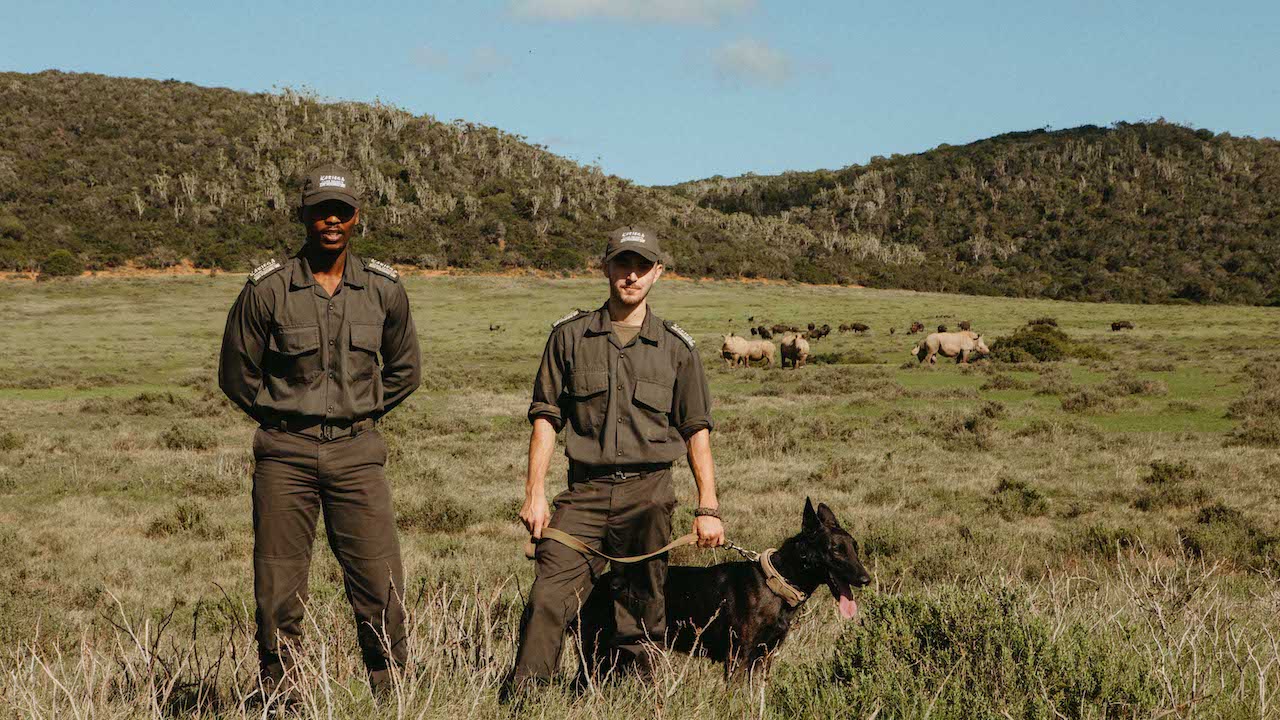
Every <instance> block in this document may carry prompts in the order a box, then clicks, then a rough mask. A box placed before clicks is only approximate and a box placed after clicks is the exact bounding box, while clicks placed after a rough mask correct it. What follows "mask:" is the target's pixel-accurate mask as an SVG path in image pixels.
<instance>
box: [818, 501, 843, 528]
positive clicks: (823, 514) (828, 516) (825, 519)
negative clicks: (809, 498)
mask: <svg viewBox="0 0 1280 720" xmlns="http://www.w3.org/2000/svg"><path fill="white" fill-rule="evenodd" d="M818 519H819V520H821V521H822V524H823V525H826V526H827V527H840V521H839V520H837V519H836V514H835V513H833V512H831V508H829V507H827V504H826V503H818Z"/></svg>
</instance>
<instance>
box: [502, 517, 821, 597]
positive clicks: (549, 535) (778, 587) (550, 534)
mask: <svg viewBox="0 0 1280 720" xmlns="http://www.w3.org/2000/svg"><path fill="white" fill-rule="evenodd" d="M542 539H543V540H555V541H556V542H558V543H560V544H561V545H565V546H567V547H570V548H573V549H574V550H577V551H578V552H580V553H584V554H587V555H595V556H596V557H598V558H602V559H604V560H608V561H609V562H615V563H621V564H623V565H631V564H634V563H638V562H644V561H645V560H649V559H652V558H655V557H657V556H659V555H661V554H663V553H666V552H671V551H672V550H675V549H676V548H678V547H684V546H685V545H693V544H694V543H696V542H698V536H697V535H696V534H695V533H689V534H688V535H684V536H682V537H678V538H676V539H675V540H672V541H671V542H669V543H667V544H666V545H664V546H662V547H660V548H658V549H657V550H654V551H653V552H651V553H649V554H647V555H632V556H630V557H613V556H612V555H605V554H604V553H602V552H600V551H599V550H596V549H595V548H593V547H591V546H590V545H587V544H586V543H584V542H582V541H581V540H579V539H578V538H576V537H574V536H572V535H570V534H569V533H567V532H564V531H563V530H557V529H555V528H553V527H549V528H543V530H542ZM725 545H726V546H727V547H728V548H729V549H731V550H735V551H737V552H738V553H739V554H741V555H742V556H743V557H745V558H747V559H749V560H751V561H753V562H758V563H760V569H761V570H764V576H765V584H766V585H768V586H769V589H770V590H772V591H773V592H774V594H775V595H777V596H778V597H780V598H782V599H783V601H784V602H786V603H787V605H790V606H791V607H796V606H798V605H800V604H801V603H803V602H804V601H805V600H807V599H808V597H809V596H808V595H805V594H804V592H802V591H801V590H799V589H798V588H796V587H795V586H794V585H792V584H791V583H789V582H787V579H786V578H784V577H782V573H780V572H778V570H777V568H775V567H774V566H773V562H771V558H772V557H773V553H774V549H773V548H769V549H768V550H765V551H764V552H758V553H756V552H752V551H750V550H747V549H746V548H742V547H738V546H737V545H735V544H734V543H732V542H728V541H726V542H725ZM537 549H538V546H537V545H536V544H535V543H534V540H533V538H529V542H528V543H526V544H525V546H524V556H525V557H527V558H529V559H530V560H532V559H533V558H534V556H535V554H536V552H537Z"/></svg>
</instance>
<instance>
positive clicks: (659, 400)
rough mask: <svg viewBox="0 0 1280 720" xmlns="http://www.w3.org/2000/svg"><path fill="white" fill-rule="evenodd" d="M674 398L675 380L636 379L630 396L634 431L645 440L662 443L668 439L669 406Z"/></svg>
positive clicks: (669, 434)
mask: <svg viewBox="0 0 1280 720" xmlns="http://www.w3.org/2000/svg"><path fill="white" fill-rule="evenodd" d="M674 397H675V379H674V378H673V379H665V378H637V379H636V389H635V392H634V394H633V395H632V399H633V405H634V412H633V413H632V415H633V416H634V417H635V420H636V430H638V431H639V432H640V434H641V435H643V436H644V438H645V439H646V440H649V441H652V442H664V441H666V440H668V439H670V436H671V433H670V430H671V404H672V400H673V399H674Z"/></svg>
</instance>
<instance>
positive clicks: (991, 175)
mask: <svg viewBox="0 0 1280 720" xmlns="http://www.w3.org/2000/svg"><path fill="white" fill-rule="evenodd" d="M0 128H3V132H0V269H8V270H33V269H39V268H41V267H42V266H43V265H44V264H45V263H46V262H47V260H48V259H49V258H50V256H51V255H52V253H53V252H54V251H57V250H66V251H69V252H71V253H72V254H74V255H75V256H76V258H77V259H78V260H79V261H81V262H83V263H84V264H85V266H86V267H88V268H90V269H93V268H103V267H111V266H115V265H120V264H123V263H125V262H130V261H133V262H141V263H142V264H145V265H148V266H152V267H164V266H168V265H172V264H174V263H177V262H178V261H180V260H181V259H182V258H190V259H191V260H193V261H194V262H195V263H196V264H197V265H198V266H201V267H214V266H216V267H221V268H225V269H241V268H244V267H246V266H248V265H250V264H252V263H255V262H259V261H262V260H265V259H266V258H267V257H270V256H279V255H282V254H285V253H287V252H289V251H290V250H291V249H292V248H294V247H296V246H297V244H298V242H299V237H300V229H299V227H298V226H297V225H296V224H294V223H293V220H292V219H293V206H294V204H295V203H296V202H297V197H298V191H299V184H300V182H301V176H302V173H303V171H304V170H305V169H306V168H307V167H308V166H310V165H312V164H315V163H317V162H319V161H322V160H335V159H336V160H338V161H342V162H345V163H347V164H349V165H350V166H352V169H353V170H355V172H356V173H357V175H358V176H359V177H360V179H361V181H362V185H363V190H364V195H365V201H366V211H365V214H364V220H365V222H364V224H363V233H364V236H363V237H362V238H361V240H360V248H361V251H362V252H363V253H364V254H366V255H368V256H372V257H378V258H381V259H384V260H388V261H392V262H398V263H407V264H413V265H418V266H422V267H443V266H456V267H466V268H474V269H479V270H498V269H503V268H515V267H531V268H538V269H543V270H553V271H555V270H570V271H572V270H579V269H584V268H586V267H587V266H588V265H589V264H590V263H591V260H592V258H593V257H594V256H595V255H596V253H597V252H598V250H599V244H600V238H601V237H602V235H603V233H604V232H606V231H607V230H609V229H611V228H613V227H616V226H618V225H620V224H623V223H633V224H646V225H649V226H651V227H654V228H656V229H657V230H658V231H659V232H660V233H661V234H663V236H664V238H665V239H666V241H667V248H668V250H669V252H670V254H671V256H672V263H671V264H672V265H673V266H674V267H675V269H676V270H678V271H680V272H683V273H686V274H691V275H711V276H743V277H774V278H783V279H796V280H802V281H808V282H839V283H850V282H852V283H861V284H867V285H873V286H880V287H904V288H912V289H922V290H943V291H953V292H965V293H983V294H1008V295H1028V296H1044V297H1053V298H1064V299H1095V300H1127V301H1137V302H1160V301H1167V300H1171V299H1178V298H1184V299H1186V300H1189V301H1193V302H1244V303H1260V302H1275V301H1278V300H1280V294H1277V291H1276V290H1275V289H1276V287H1277V282H1276V280H1277V276H1280V262H1277V261H1278V260H1280V257H1278V256H1280V246H1278V243H1277V240H1278V239H1280V211H1278V210H1280V202H1277V200H1276V198H1277V197H1278V195H1277V191H1280V149H1278V148H1280V144H1278V143H1276V142H1275V141H1271V140H1262V141H1258V140H1252V139H1240V138H1232V137H1229V136H1226V135H1216V136H1215V135H1213V134H1212V133H1210V132H1208V131H1204V130H1199V131H1193V130H1190V129H1187V128H1182V127H1179V126H1175V125H1169V124H1164V123H1152V124H1141V125H1127V124H1120V125H1118V126H1117V127H1115V128H1109V129H1107V128H1095V127H1085V128H1077V129H1075V130H1067V131H1059V132H1040V131H1035V132H1029V133H1015V134H1010V135H1004V136H1000V137H996V138H991V139H989V140H984V141H981V142H977V143H974V144H972V145H968V146H964V147H948V146H943V147H940V148H937V149H935V150H932V151H929V152H926V153H922V154H919V155H913V156H895V157H893V158H889V159H883V158H877V159H875V160H873V161H872V162H871V163H870V164H868V165H866V166H851V167H848V168H845V169H843V170H838V171H818V172H810V173H787V174H784V175H781V176H776V177H756V176H747V177H743V178H733V179H724V178H713V179H711V180H703V181H697V182H691V183H685V184H682V185H679V186H675V187H673V188H645V187H640V186H636V185H634V184H632V183H630V182H628V181H627V180H625V179H621V178H617V177H614V176H609V175H606V174H604V173H603V172H602V171H601V170H600V168H599V167H596V166H585V167H584V166H582V165H579V164H577V163H574V162H572V161H570V160H567V159H564V158H561V157H558V156H556V155H553V154H551V153H549V152H547V151H546V149H545V148H542V147H540V146H537V145H533V144H529V143H527V142H525V141H524V140H523V139H522V138H520V137H518V136H514V135H510V134H507V133H504V132H502V131H499V130H497V129H494V128H489V127H484V126H479V125H474V124H471V123H466V122H461V121H455V122H450V123H446V122H440V121H438V120H436V119H434V118H432V117H430V116H413V115H411V114H409V113H407V112H405V111H403V110H400V109H398V108H395V107H393V106H390V105H386V104H382V103H374V104H364V103H354V102H325V101H322V100H321V99H319V98H317V97H315V96H314V95H312V94H309V93H298V92H294V91H291V90H285V91H283V92H281V93H268V94H246V93H240V92H234V91H231V90H225V89H214V88H202V87H198V86H195V85H191V84H188V83H180V82H176V81H164V82H160V81H154V80H136V79H124V78H108V77H103V76H98V75H82V74H68V73H61V72H56V71H48V72H43V73H39V74H36V75H25V74H17V73H0Z"/></svg>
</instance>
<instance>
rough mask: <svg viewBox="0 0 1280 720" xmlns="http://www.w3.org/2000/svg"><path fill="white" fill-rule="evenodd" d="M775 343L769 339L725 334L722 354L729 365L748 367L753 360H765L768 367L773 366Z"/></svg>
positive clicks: (721, 349)
mask: <svg viewBox="0 0 1280 720" xmlns="http://www.w3.org/2000/svg"><path fill="white" fill-rule="evenodd" d="M774 350H775V348H774V345H773V343H771V342H769V341H768V340H748V339H746V338H744V337H738V336H737V335H732V334H730V335H725V336H724V343H723V344H722V345H721V346H720V356H721V357H723V358H724V359H725V362H726V363H728V364H729V367H731V368H732V367H737V366H739V365H741V366H742V367H748V366H749V365H750V364H751V363H750V361H751V360H763V361H764V362H765V364H766V366H767V367H773V353H774Z"/></svg>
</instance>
